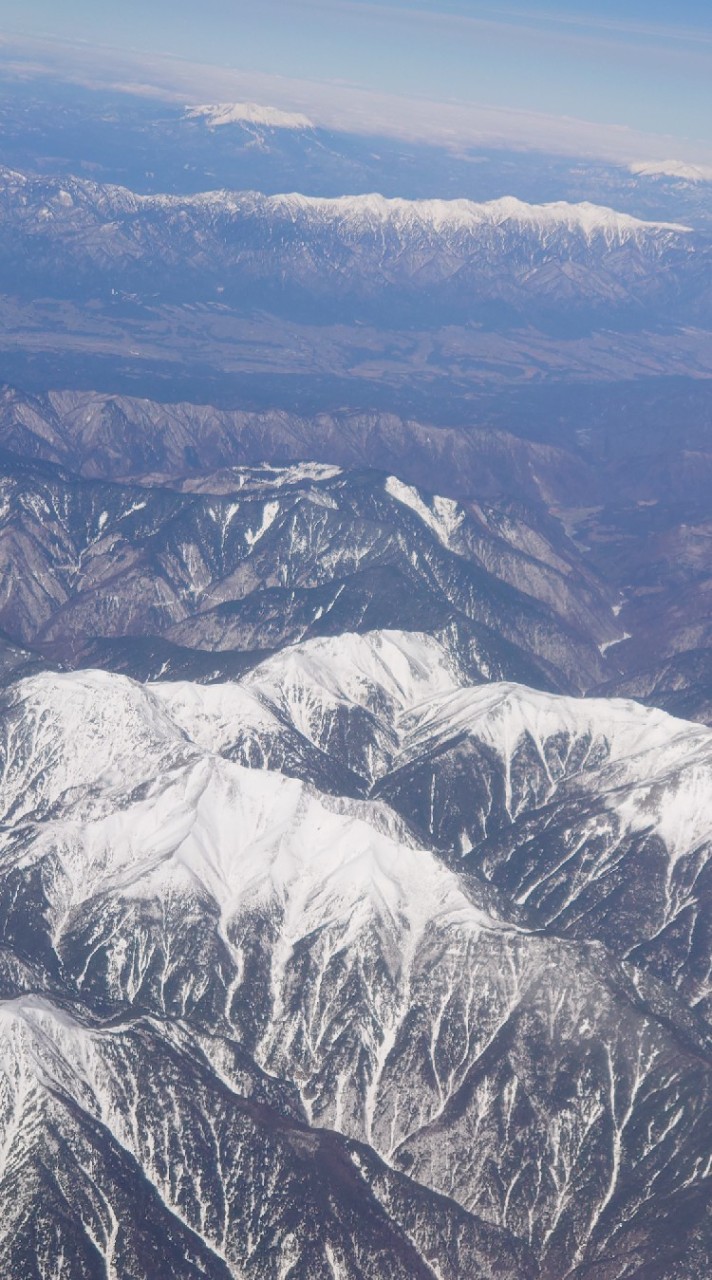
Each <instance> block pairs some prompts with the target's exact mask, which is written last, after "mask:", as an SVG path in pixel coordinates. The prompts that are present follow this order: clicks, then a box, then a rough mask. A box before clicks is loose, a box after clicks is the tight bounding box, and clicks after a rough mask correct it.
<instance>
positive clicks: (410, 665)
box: [243, 631, 462, 715]
mask: <svg viewBox="0 0 712 1280" xmlns="http://www.w3.org/2000/svg"><path fill="white" fill-rule="evenodd" d="M461 682H462V676H461V675H460V674H459V673H458V671H457V668H456V665H455V663H454V662H453V660H452V658H451V657H450V655H449V654H448V653H447V651H446V649H445V647H444V646H443V645H442V644H440V642H439V641H438V640H436V639H435V638H434V637H432V636H429V635H425V634H422V633H419V632H404V631H370V632H366V633H365V634H362V635H357V634H353V633H352V634H347V635H340V636H327V637H323V638H319V639H314V640H308V641H305V642H304V643H302V644H299V645H294V646H293V647H291V648H287V649H283V650H282V651H281V652H280V653H278V654H276V655H275V656H274V657H273V658H268V659H267V660H266V661H265V662H263V663H261V664H260V666H259V667H257V668H256V669H255V670H254V671H253V672H251V673H250V674H249V675H248V676H246V677H245V678H244V682H243V683H244V685H245V687H247V688H249V689H250V690H253V691H259V692H260V693H261V694H262V696H263V697H264V696H265V695H267V694H269V696H270V698H271V699H274V700H275V701H280V702H281V703H282V704H284V703H289V705H290V711H291V714H292V715H296V714H297V713H298V708H299V707H300V706H302V707H303V706H304V705H305V704H309V703H310V702H311V701H312V699H313V698H316V699H317V700H318V701H319V703H320V704H321V706H322V707H323V706H324V705H331V706H333V705H335V704H336V703H341V704H344V705H351V706H361V707H364V708H365V709H372V708H376V707H378V708H379V709H380V710H381V711H382V712H383V711H386V709H387V713H388V714H390V715H400V714H402V713H403V712H405V711H407V710H410V709H412V708H413V707H415V706H418V705H420V703H422V702H424V701H426V700H428V699H431V698H433V697H434V696H436V695H438V694H441V693H444V692H447V691H451V690H453V689H456V688H458V687H459V686H460V684H461Z"/></svg>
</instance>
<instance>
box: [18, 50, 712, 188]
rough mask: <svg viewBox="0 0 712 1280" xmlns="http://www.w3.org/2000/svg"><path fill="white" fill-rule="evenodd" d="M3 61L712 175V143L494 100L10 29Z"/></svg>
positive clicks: (379, 128) (435, 134)
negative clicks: (394, 89) (406, 91)
mask: <svg viewBox="0 0 712 1280" xmlns="http://www.w3.org/2000/svg"><path fill="white" fill-rule="evenodd" d="M0 65H2V67H3V69H4V70H5V72H6V74H12V75H15V76H17V77H21V78H31V77H34V76H51V77H53V78H56V79H59V80H65V81H67V82H71V83H75V84H80V85H83V86H85V87H90V88H112V89H114V90H119V91H122V92H126V93H132V94H138V95H141V96H145V97H159V98H162V99H164V100H168V101H173V102H180V103H183V104H185V105H186V106H189V107H193V106H198V105H201V104H203V103H205V102H206V101H213V102H218V103H221V104H229V103H240V102H245V101H249V102H251V103H257V104H260V105H261V106H262V107H265V108H267V109H275V110H277V111H279V112H289V113H298V114H300V115H303V116H305V117H308V118H309V120H310V121H312V122H313V123H314V124H315V125H316V126H317V127H322V128H326V129H333V130H337V131H341V132H349V133H358V134H365V135H375V136H384V135H385V136H388V137H392V138H401V139H403V140H404V141H409V142H424V143H431V144H434V145H439V146H444V147H447V148H449V149H451V150H453V151H465V150H467V149H469V148H476V147H494V148H497V147H502V148H505V149H513V150H523V151H526V150H542V151H545V152H548V153H551V154H560V155H568V156H577V157H584V156H587V157H591V158H597V159H601V160H607V161H610V162H612V163H616V164H625V165H627V166H634V165H646V164H647V165H649V168H648V171H649V172H652V171H653V168H654V166H655V164H658V165H659V166H660V167H659V168H658V170H657V171H658V172H660V173H669V174H671V176H672V175H673V174H674V172H675V166H679V167H683V166H696V167H697V168H698V169H700V168H701V169H702V170H703V171H705V176H706V170H707V168H708V167H709V166H712V145H709V144H706V143H703V142H697V141H690V140H684V139H683V140H681V139H679V138H676V137H674V136H672V135H669V134H655V133H646V132H643V131H640V130H636V129H632V128H630V127H629V126H626V125H612V124H601V123H597V122H594V121H589V120H581V119H578V118H575V117H572V116H554V115H546V114H543V113H540V112H532V111H523V110H520V109H509V108H503V107H500V106H493V105H489V104H487V103H478V102H464V101H447V102H446V101H436V100H433V99H429V98H415V97H404V96H399V95H396V94H391V93H385V92H381V91H377V90H372V89H368V88H364V87H363V86H360V85H356V84H350V83H345V82H342V81H326V80H324V81H319V80H306V79H298V78H290V77H285V76H279V75H269V74H267V73H264V72H256V71H244V70H240V69H234V68H230V67H221V66H215V65H211V64H206V63H199V62H190V61H187V60H184V59H180V58H176V57H175V56H172V55H168V54H157V55H150V56H149V55H146V54H142V53H133V52H125V51H123V50H117V49H112V48H108V47H105V46H102V47H96V46H92V45H89V44H71V45H70V44H68V43H66V42H63V41H57V40H49V39H47V40H37V39H32V40H30V39H26V40H22V39H19V38H7V37H5V38H3V39H1V40H0ZM663 157H665V159H664V160H663V159H662V158H663ZM669 157H673V159H672V160H671V159H670V158H669ZM663 166H664V167H663Z"/></svg>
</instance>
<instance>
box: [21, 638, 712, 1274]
mask: <svg viewBox="0 0 712 1280" xmlns="http://www.w3.org/2000/svg"><path fill="white" fill-rule="evenodd" d="M2 733H3V769H4V771H3V787H2V795H3V801H4V806H5V812H4V821H3V835H2V840H3V851H2V856H1V860H0V875H1V876H2V894H1V895H0V900H1V901H2V903H3V914H2V920H1V921H0V928H1V930H2V939H3V974H4V976H3V987H4V995H5V1000H4V1003H3V1005H2V1018H3V1021H4V1025H5V1028H6V1035H5V1036H4V1039H3V1044H4V1045H5V1050H6V1056H5V1058H4V1070H3V1082H4V1083H3V1108H2V1123H3V1131H4V1143H3V1151H4V1157H3V1158H4V1160H5V1165H4V1168H5V1169H6V1178H5V1182H4V1196H5V1200H4V1201H3V1212H4V1213H5V1212H7V1213H8V1214H9V1215H12V1221H13V1223H14V1224H15V1227H14V1230H13V1233H12V1235H11V1237H9V1238H8V1242H7V1243H6V1244H5V1246H4V1248H5V1251H6V1256H7V1265H8V1266H15V1267H17V1266H26V1265H27V1266H34V1267H35V1271H32V1270H28V1272H27V1273H28V1274H35V1273H36V1274H38V1275H42V1274H46V1273H47V1268H49V1267H50V1266H51V1267H52V1268H54V1272H56V1273H57V1274H59V1275H66V1276H67V1277H70V1276H71V1277H72V1280H73V1277H74V1276H78V1275H88V1276H90V1275H91V1276H93V1275H94V1274H104V1273H105V1272H106V1269H107V1268H108V1269H109V1271H110V1273H113V1272H112V1270H111V1269H112V1268H113V1271H114V1272H116V1273H117V1274H128V1273H130V1269H131V1267H132V1266H133V1267H134V1268H138V1269H141V1268H142V1269H143V1270H144V1271H146V1269H147V1268H149V1269H150V1266H154V1267H155V1268H158V1270H160V1268H161V1267H163V1268H164V1269H165V1268H167V1267H174V1268H175V1274H177V1275H181V1276H182V1275H186V1276H193V1275H201V1274H204V1275H210V1276H218V1277H219V1276H222V1275H223V1274H225V1275H230V1274H233V1275H234V1274H246V1275H255V1276H263V1275H267V1276H271V1275H274V1276H285V1275H290V1274H291V1275H294V1276H297V1275H304V1276H319V1277H321V1276H322V1275H324V1276H329V1275H333V1274H345V1275H349V1276H354V1277H358V1276H364V1277H371V1276H373V1277H374V1278H375V1277H376V1276H379V1275H382V1274H383V1267H384V1265H387V1266H388V1269H389V1271H391V1270H392V1271H393V1273H394V1274H396V1275H399V1276H400V1275H403V1276H404V1277H405V1276H420V1275H423V1276H431V1275H435V1276H441V1277H450V1276H452V1277H453V1280H455V1277H459V1276H462V1275H468V1276H470V1275H472V1276H477V1275H482V1276H483V1277H485V1276H490V1275H492V1274H501V1275H502V1276H503V1277H507V1276H510V1275H511V1276H512V1277H515V1276H516V1277H521V1276H527V1275H532V1276H534V1275H540V1276H547V1277H552V1280H553V1277H557V1280H558V1278H559V1277H561V1276H564V1275H584V1274H586V1273H587V1272H588V1273H589V1274H594V1275H596V1276H599V1277H605V1278H606V1280H608V1278H609V1277H610V1278H611V1280H614V1278H615V1280H618V1278H619V1277H620V1280H622V1278H623V1277H624V1276H625V1277H628V1276H632V1275H636V1276H639V1277H641V1280H642V1277H643V1276H645V1277H647V1276H649V1275H655V1274H660V1275H661V1276H664V1275H668V1274H672V1268H673V1266H674V1265H677V1264H678V1263H679V1265H680V1266H681V1267H682V1271H681V1272H680V1274H681V1275H682V1274H684V1275H686V1276H688V1277H690V1278H691V1280H692V1277H695V1280H697V1278H698V1277H699V1278H700V1280H701V1277H702V1276H703V1275H704V1274H705V1272H704V1269H703V1268H704V1263H703V1262H701V1261H700V1258H701V1257H702V1256H703V1255H704V1250H705V1247H706V1245H705V1241H706V1234H705V1232H706V1228H705V1226H704V1221H705V1214H706V1211H707V1206H708V1203H709V1172H710V1169H709V1144H710V1136H711V1135H710V1127H709V1090H710V1083H711V1081H712V1056H711V1051H710V1043H709V1032H708V1030H707V1029H706V1026H705V1023H704V1020H703V1019H702V1017H701V1016H700V1015H701V1012H704V1001H703V1000H702V999H701V997H700V992H699V991H695V992H693V991H692V988H691V982H690V977H689V975H690V970H691V969H692V970H694V957H691V956H689V955H688V954H686V953H685V952H684V950H683V951H679V950H678V951H677V952H676V953H675V958H674V965H673V970H674V971H673V972H671V973H669V974H668V973H664V974H663V976H662V979H661V978H660V977H659V976H655V975H656V973H657V972H658V970H659V969H660V968H661V965H662V968H663V969H664V967H665V962H666V960H667V958H669V956H670V955H671V954H672V951H671V950H670V947H669V946H667V945H664V946H663V947H662V951H661V950H660V949H658V950H656V946H657V945H658V941H659V938H660V936H661V930H660V905H661V898H660V885H661V884H663V883H664V884H665V885H667V886H669V891H670V894H671V895H672V896H671V897H670V898H667V899H665V903H666V904H669V903H672V900H673V898H674V896H675V895H676V894H679V893H681V892H682V881H683V880H684V879H685V874H684V865H685V860H686V859H688V860H689V858H690V857H692V858H694V859H696V863H695V865H696V867H697V870H698V873H699V872H700V871H701V868H702V863H701V861H700V860H701V858H702V854H701V852H700V850H701V849H702V847H703V840H704V834H705V832H704V823H703V819H702V817H701V816H700V820H699V822H695V821H693V820H692V817H691V810H690V802H689V796H687V797H686V800H685V814H686V816H687V817H688V818H689V825H688V826H686V827H681V826H680V824H679V822H677V823H676V820H675V819H676V814H679V812H680V810H679V804H680V795H679V791H680V786H679V785H678V784H677V783H676V778H678V777H680V778H684V779H686V783H685V785H686V786H688V788H689V787H693V788H694V786H697V787H698V788H699V792H698V794H699V795H700V796H702V794H703V789H704V778H703V774H702V773H701V772H700V770H703V769H704V760H705V759H706V755H707V754H708V751H709V741H708V740H709V731H707V730H704V729H702V728H699V727H695V726H690V725H686V724H683V723H681V722H677V721H674V720H672V719H671V718H669V717H666V716H664V715H662V714H661V713H658V712H651V711H647V710H645V709H643V708H639V707H636V706H634V705H633V704H630V703H603V702H601V703H595V702H592V703H587V702H578V701H576V700H571V699H565V698H563V699H562V698H558V697H555V696H552V695H547V694H543V693H534V692H532V691H530V690H527V689H525V688H522V687H519V686H512V685H506V686H500V685H497V684H494V685H488V686H479V687H477V686H471V685H470V684H469V677H468V674H467V671H466V669H465V668H464V666H463V662H462V656H461V653H460V651H459V650H458V649H457V648H456V647H455V646H453V645H452V644H447V643H445V642H442V641H441V642H438V641H436V640H434V639H433V638H431V637H427V636H418V635H413V634H410V635H409V634H404V633H380V634H379V633H375V634H374V633H372V634H369V635H365V636H357V635H352V636H348V635H346V636H341V637H338V638H329V639H320V640H314V641H310V642H308V643H306V644H303V645H299V646H297V647H296V648H293V649H288V650H285V651H284V653H282V654H280V655H277V656H276V657H274V658H271V659H269V660H267V661H266V662H263V663H261V664H258V665H257V666H256V667H254V668H253V670H252V671H251V672H250V673H249V674H247V675H246V676H245V677H243V679H242V680H241V681H239V682H237V683H232V684H230V685H226V686H208V687H206V686H201V685H196V684H189V683H178V684H172V683H162V684H158V685H153V686H142V685H139V684H136V683H134V682H133V681H130V680H127V679H126V678H125V677H122V676H117V675H109V674H106V673H102V672H84V673H75V674H64V675H56V674H52V673H49V672H45V673H41V674H38V675H35V676H29V677H27V678H25V679H24V680H21V681H20V682H19V683H17V684H15V685H14V686H11V688H10V689H9V691H8V693H7V695H6V699H5V705H4V709H3V714H2ZM454 741H455V742H457V743H458V744H459V749H460V750H461V752H462V754H461V759H463V760H464V761H465V762H466V763H468V762H469V763H470V764H471V763H472V762H473V761H475V760H477V767H476V768H475V770H474V771H473V774H472V776H471V778H470V780H469V782H468V780H467V778H466V776H465V772H464V770H463V769H460V770H459V771H458V770H453V769H452V767H451V765H452V743H453V742H454ZM691 762H694V763H691ZM697 762H699V764H698V763H697ZM409 769H417V770H420V771H421V772H420V773H419V774H418V775H417V776H416V777H415V778H413V779H412V780H411V782H410V783H409V785H408V787H407V788H404V786H403V778H404V773H405V772H406V771H407V770H409ZM426 771H429V779H430V780H431V781H432V785H429V784H426V783H425V781H424V775H425V772H426ZM287 773H289V774H291V775H292V776H286V774H287ZM304 779H309V780H308V781H305V780H304ZM604 780H607V781H608V782H609V784H610V785H609V786H608V787H606V786H604V785H603V783H604ZM467 786H469V788H470V792H471V796H472V804H471V806H470V820H471V828H472V829H471V830H470V831H468V832H467V833H466V838H463V832H462V831H461V830H460V829H459V826H458V824H459V823H460V821H461V817H462V814H461V812H458V811H461V810H462V808H463V804H462V796H463V792H464V788H466V787H467ZM572 787H573V791H572ZM478 788H479V789H478ZM485 788H487V789H488V794H489V801H488V804H487V805H486V806H483V803H482V795H483V789H485ZM651 791H654V792H655V795H656V802H655V805H654V807H653V806H651V800H650V797H651ZM591 793H594V794H595V796H596V803H597V804H598V806H599V809H598V811H597V812H598V817H597V819H596V821H593V820H592V822H591V826H590V827H589V826H585V827H584V828H583V829H582V832H581V834H582V839H581V847H580V849H577V850H575V851H574V853H573V854H569V855H568V856H569V860H572V859H573V858H574V857H575V856H578V857H579V859H580V861H579V864H577V865H576V866H572V868H571V871H570V876H569V881H568V883H569V885H570V886H573V887H575V888H578V890H579V899H578V907H579V909H578V910H576V911H575V912H573V914H574V916H575V925H572V923H571V921H570V920H567V918H566V915H565V913H564V912H561V913H559V915H558V916H557V914H556V913H555V912H552V911H551V910H549V912H548V917H549V922H548V923H547V918H546V917H547V906H548V902H549V898H550V897H551V894H549V895H547V893H546V892H543V891H540V892H539V895H538V898H537V896H536V895H532V894H527V893H526V891H525V892H521V885H522V884H523V883H526V885H527V887H528V882H525V881H524V880H523V879H522V878H521V877H520V879H519V880H517V879H516V877H515V876H514V874H513V873H512V867H513V865H514V866H515V867H518V866H519V864H520V863H526V857H525V856H524V855H522V853H521V850H526V849H527V848H529V847H531V845H532V844H533V843H534V842H535V843H536V847H537V850H538V859H539V867H540V875H539V877H538V879H540V880H541V881H542V884H546V882H547V877H548V881H549V883H550V884H551V882H552V881H553V880H554V879H555V875H556V869H557V868H558V867H559V866H560V864H561V862H562V861H563V860H564V859H563V857H562V847H561V846H562V843H563V839H562V835H561V832H562V831H563V830H564V826H565V822H566V815H567V812H568V811H567V803H568V804H569V805H571V806H575V805H578V806H579V808H580V807H581V805H582V800H581V795H582V794H583V795H590V794H591ZM406 796H410V797H411V803H410V806H409V805H408V804H406V803H405V800H404V797H406ZM421 797H422V800H423V801H424V803H421ZM676 806H677V807H676ZM552 809H553V811H554V814H555V817H556V820H555V821H554V822H553V823H552V822H551V821H550V820H549V819H548V815H549V814H550V813H551V811H552ZM398 810H400V812H398ZM604 811H605V813H606V814H607V816H608V828H609V830H608V833H607V835H608V837H609V838H610V839H611V847H610V849H609V850H608V852H607V853H606V854H605V855H603V854H601V852H600V848H599V844H600V836H599V827H600V825H601V822H602V814H603V813H604ZM455 814H457V817H454V815H455ZM643 815H644V825H647V828H648V829H649V832H648V838H647V842H646V843H645V844H644V846H643V847H642V848H641V847H638V848H637V850H636V852H635V856H636V857H637V859H638V860H639V861H645V864H646V867H647V868H648V874H647V876H646V880H645V884H646V885H647V887H648V889H649V897H647V898H645V899H644V885H643V884H642V882H641V885H640V886H639V889H638V893H637V898H638V912H637V917H636V918H637V927H638V928H639V930H642V931H643V932H645V931H646V930H647V935H648V942H649V949H648V952H646V951H645V948H644V947H638V950H637V953H636V954H635V955H633V954H626V955H625V957H623V958H622V959H621V960H619V959H616V958H615V955H614V949H613V947H611V946H607V945H606V943H608V942H609V940H610V939H609V937H608V935H606V934H605V930H606V928H609V929H610V930H611V932H615V930H616V929H617V931H618V932H619V933H620V932H621V924H620V919H618V920H617V922H616V921H615V919H614V917H615V910H616V895H615V894H610V893H605V892H604V893H603V894H602V895H601V897H602V898H603V901H604V903H605V904H606V905H607V907H608V910H609V916H608V917H606V914H605V911H603V912H602V910H601V909H600V906H599V909H598V910H596V909H594V907H592V906H591V905H590V902H589V901H588V900H587V894H588V895H589V899H590V895H591V893H592V892H595V891H597V890H598V888H599V887H600V884H601V880H602V868H603V867H604V866H605V865H610V864H615V865H620V864H621V862H622V861H623V860H625V859H626V858H628V859H631V858H632V857H633V853H632V852H631V849H630V844H629V837H628V834H626V833H629V832H630V831H631V830H632V829H636V828H639V827H640V825H641V822H643V817H642V816H643ZM537 824H538V825H537ZM532 825H533V826H534V833H532ZM475 827H477V828H478V829H477V830H475ZM505 829H506V830H508V831H509V837H508V840H507V842H506V846H507V848H509V849H511V850H513V853H512V855H511V857H510V858H509V859H505V858H503V857H502V856H501V844H502V841H501V833H502V832H503V831H504V830H505ZM613 830H615V831H616V832H617V844H615V847H613V846H614V841H613V840H612V838H611V837H610V832H611V831H613ZM498 837H500V844H498ZM627 841H628V843H627ZM565 856H566V855H564V857H565ZM552 867H553V871H552V870H551V868H552ZM502 868H504V871H505V872H506V873H507V876H509V880H510V883H509V884H505V885H504V886H503V885H502V883H501V881H502V875H501V871H502ZM505 879H506V876H505ZM688 881H689V876H688ZM688 881H686V888H685V892H687V894H688V896H689V893H690V885H689V883H688ZM697 881H698V882H699V884H700V886H702V884H703V880H702V878H701V876H700V875H699V874H698V876H697ZM532 898H533V899H534V900H532ZM571 898H572V902H573V895H571ZM587 905H588V906H589V910H586V909H585V908H586V906H587ZM612 921H613V923H612ZM604 935H605V936H604ZM630 941H631V942H632V941H633V938H632V936H631V938H630ZM673 951H674V948H673ZM661 955H662V956H663V960H662V961H661V960H660V956H661ZM676 986H677V988H678V990H677V991H676V990H675V987H676ZM62 1152H65V1153H66V1154H65V1155H64V1156H61V1155H60V1153H62ZM87 1170H88V1171H89V1177H88V1178H87ZM20 1176H21V1177H22V1186H23V1188H24V1190H23V1194H22V1195H21V1196H20V1198H19V1199H13V1198H12V1196H11V1190H12V1188H13V1187H14V1186H16V1185H17V1181H16V1180H17V1178H18V1177H20ZM7 1197H10V1198H9V1199H8V1198H7ZM140 1198H142V1199H144V1200H145V1201H146V1203H147V1205H148V1209H147V1211H146V1212H145V1213H142V1214H138V1213H137V1212H136V1206H137V1205H138V1202H139V1199H140ZM6 1201H7V1209H6V1207H5V1203H6ZM30 1204H31V1205H32V1206H33V1211H32V1216H31V1217H28V1206H29V1205H30ZM305 1204H306V1205H307V1209H308V1212H305V1210H304V1206H305ZM38 1205H39V1206H40V1211H39V1215H38V1211H37V1207H38ZM60 1209H61V1212H60ZM673 1222H674V1223H675V1230H674V1232H673V1231H672V1230H671V1229H670V1224H671V1223H673ZM31 1224H32V1225H31ZM680 1224H682V1228H681V1225H680ZM693 1245H694V1249H696V1250H697V1254H696V1255H694V1251H693V1252H691V1253H689V1255H688V1250H690V1249H693ZM70 1247H71V1249H72V1251H73V1254H72V1258H73V1260H69V1257H68V1254H69V1250H70ZM700 1250H702V1254H700ZM74 1259H78V1260H74ZM25 1260H31V1262H26V1261H25ZM43 1267H44V1271H43V1270H42V1268H43ZM54 1272H53V1273H54Z"/></svg>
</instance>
